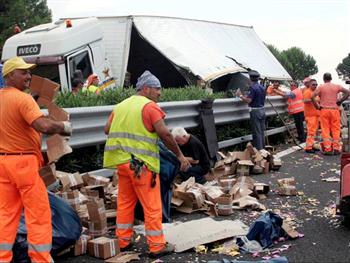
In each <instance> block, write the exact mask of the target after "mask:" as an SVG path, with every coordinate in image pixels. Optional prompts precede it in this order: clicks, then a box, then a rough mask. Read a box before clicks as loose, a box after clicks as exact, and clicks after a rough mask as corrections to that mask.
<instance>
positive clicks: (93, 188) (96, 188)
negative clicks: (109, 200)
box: [84, 185, 106, 200]
mask: <svg viewBox="0 0 350 263" xmlns="http://www.w3.org/2000/svg"><path fill="white" fill-rule="evenodd" d="M84 189H85V190H86V192H88V193H92V197H95V196H96V192H97V193H98V195H97V196H98V198H101V199H103V200H106V196H105V186H104V185H88V186H85V187H84Z"/></svg>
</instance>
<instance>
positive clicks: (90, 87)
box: [83, 74, 100, 94]
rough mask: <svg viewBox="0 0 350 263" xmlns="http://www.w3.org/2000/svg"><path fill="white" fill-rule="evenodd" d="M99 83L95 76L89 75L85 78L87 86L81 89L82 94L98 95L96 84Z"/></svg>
mask: <svg viewBox="0 0 350 263" xmlns="http://www.w3.org/2000/svg"><path fill="white" fill-rule="evenodd" d="M99 82H100V79H99V78H98V76H97V75H96V74H91V75H90V76H89V77H88V78H87V85H86V87H83V92H89V93H96V94H98V93H99V90H98V83H99Z"/></svg>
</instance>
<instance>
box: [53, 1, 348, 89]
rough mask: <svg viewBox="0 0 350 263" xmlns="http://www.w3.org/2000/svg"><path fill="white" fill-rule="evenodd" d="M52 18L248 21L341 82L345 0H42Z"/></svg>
mask: <svg viewBox="0 0 350 263" xmlns="http://www.w3.org/2000/svg"><path fill="white" fill-rule="evenodd" d="M47 4H48V7H49V8H50V9H51V11H52V16H53V20H54V21H55V20H57V19H59V18H67V17H82V16H126V15H157V16H171V17H182V18H190V19H200V20H208V21H215V22H224V23H230V24H238V25H246V26H253V28H254V30H255V32H256V33H257V34H258V36H259V37H260V39H261V40H262V41H264V42H265V43H267V44H272V45H274V46H275V47H277V48H278V49H279V50H280V51H282V50H285V49H288V48H290V47H293V46H296V47H299V48H301V49H302V50H304V52H305V53H306V54H309V55H311V56H313V57H314V59H315V60H316V64H317V66H318V69H319V73H318V74H316V76H314V77H315V78H316V79H317V80H318V82H319V83H322V75H323V73H324V72H330V73H332V76H333V82H334V83H339V84H344V82H342V81H341V80H340V79H339V78H338V76H337V74H336V71H335V68H336V67H337V65H338V64H339V63H341V62H342V60H343V58H345V57H346V56H347V55H348V54H349V53H350V18H349V15H350V0H245V1H243V0H215V1H213V0H100V1H96V0H93V1H92V0H47Z"/></svg>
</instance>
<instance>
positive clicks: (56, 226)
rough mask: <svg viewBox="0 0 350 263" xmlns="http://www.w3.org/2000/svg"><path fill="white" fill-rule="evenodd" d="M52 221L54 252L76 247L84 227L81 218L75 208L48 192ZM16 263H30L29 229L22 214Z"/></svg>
mask: <svg viewBox="0 0 350 263" xmlns="http://www.w3.org/2000/svg"><path fill="white" fill-rule="evenodd" d="M48 194H49V203H50V208H51V221H52V250H51V254H52V255H56V254H57V253H59V252H61V251H62V250H64V249H66V248H68V247H70V246H71V245H74V244H75V242H76V241H77V240H78V239H79V238H80V235H81V231H82V226H81V222H80V218H79V216H78V215H77V213H76V212H75V211H74V209H73V208H71V207H70V205H69V204H68V203H67V202H66V201H65V200H64V199H62V198H60V197H58V196H55V195H54V194H53V193H51V192H48ZM13 261H14V262H30V259H29V257H28V243H27V229H26V225H25V222H24V214H23V213H22V216H21V220H20V224H19V227H18V232H17V237H16V241H15V244H14V246H13Z"/></svg>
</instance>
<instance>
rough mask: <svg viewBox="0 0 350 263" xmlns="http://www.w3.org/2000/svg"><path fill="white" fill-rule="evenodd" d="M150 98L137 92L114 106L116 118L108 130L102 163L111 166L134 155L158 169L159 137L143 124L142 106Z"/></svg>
mask: <svg viewBox="0 0 350 263" xmlns="http://www.w3.org/2000/svg"><path fill="white" fill-rule="evenodd" d="M150 102H151V100H149V99H148V98H146V97H144V96H138V95H134V96H131V97H130V98H128V99H126V100H124V101H122V102H121V103H119V104H117V105H116V106H115V107H114V110H113V112H114V118H113V121H112V124H111V127H110V130H109V134H108V139H107V142H106V146H105V150H104V158H103V167H106V168H111V167H113V168H114V167H115V166H116V165H119V164H123V163H127V162H128V161H130V160H131V155H134V156H135V157H136V158H137V159H138V160H141V161H143V162H144V163H145V164H146V166H147V167H148V169H149V170H151V171H153V172H155V173H159V169H160V158H159V146H158V140H159V137H158V135H157V133H155V132H149V131H148V130H147V129H146V127H145V126H144V124H143V119H142V109H143V107H144V106H145V105H146V104H147V103H150Z"/></svg>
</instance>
